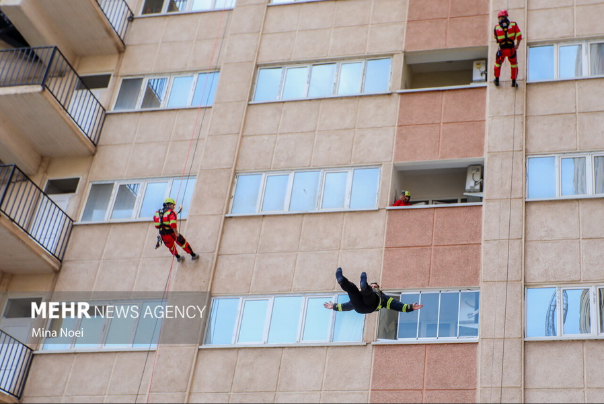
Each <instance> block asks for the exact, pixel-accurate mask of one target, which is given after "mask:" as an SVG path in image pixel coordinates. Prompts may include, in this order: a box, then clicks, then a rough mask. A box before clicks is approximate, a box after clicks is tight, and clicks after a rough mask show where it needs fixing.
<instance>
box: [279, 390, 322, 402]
mask: <svg viewBox="0 0 604 404" xmlns="http://www.w3.org/2000/svg"><path fill="white" fill-rule="evenodd" d="M275 402H277V403H320V402H321V393H320V392H317V393H277V394H276V395H275Z"/></svg>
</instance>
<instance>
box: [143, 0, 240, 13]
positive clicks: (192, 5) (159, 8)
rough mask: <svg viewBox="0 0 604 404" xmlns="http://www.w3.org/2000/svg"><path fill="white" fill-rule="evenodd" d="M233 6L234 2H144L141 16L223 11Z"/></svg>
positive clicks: (233, 0)
mask: <svg viewBox="0 0 604 404" xmlns="http://www.w3.org/2000/svg"><path fill="white" fill-rule="evenodd" d="M234 6H235V0H145V2H144V3H143V8H142V10H141V14H142V15H145V14H166V13H183V12H187V11H208V10H223V9H227V8H233V7H234Z"/></svg>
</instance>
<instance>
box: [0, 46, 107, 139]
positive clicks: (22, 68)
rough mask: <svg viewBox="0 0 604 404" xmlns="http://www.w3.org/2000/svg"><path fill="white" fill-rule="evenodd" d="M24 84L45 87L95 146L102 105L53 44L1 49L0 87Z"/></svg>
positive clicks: (101, 119) (99, 132)
mask: <svg viewBox="0 0 604 404" xmlns="http://www.w3.org/2000/svg"><path fill="white" fill-rule="evenodd" d="M26 85H41V86H42V87H44V88H46V89H47V90H48V91H49V92H50V94H52V95H53V97H54V98H55V99H56V100H57V101H58V103H59V104H60V105H61V107H63V109H64V110H65V112H67V114H68V115H69V116H70V117H71V119H72V120H73V121H74V122H75V124H76V125H77V126H78V127H79V128H80V130H81V131H82V132H83V133H84V135H86V137H87V138H88V139H90V141H91V142H92V143H93V144H94V145H95V146H96V145H97V143H98V140H99V137H100V135H101V129H102V127H103V123H104V121H105V108H103V106H102V105H101V103H100V102H99V101H98V100H97V99H96V97H95V96H94V95H93V94H92V92H91V91H90V89H89V88H88V86H86V84H84V82H82V79H81V78H80V76H78V74H77V73H76V72H75V70H74V69H73V67H71V65H70V64H69V62H68V61H67V59H65V57H64V56H63V54H62V53H61V51H60V50H59V49H58V48H57V47H56V46H45V47H38V48H17V49H8V50H1V51H0V87H10V86H26ZM32 113H33V114H35V111H32Z"/></svg>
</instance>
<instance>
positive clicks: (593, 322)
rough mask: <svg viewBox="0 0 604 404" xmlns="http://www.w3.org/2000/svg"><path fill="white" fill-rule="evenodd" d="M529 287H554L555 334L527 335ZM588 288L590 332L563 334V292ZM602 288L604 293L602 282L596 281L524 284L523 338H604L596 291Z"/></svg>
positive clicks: (531, 339) (535, 339)
mask: <svg viewBox="0 0 604 404" xmlns="http://www.w3.org/2000/svg"><path fill="white" fill-rule="evenodd" d="M529 289H555V293H556V321H557V322H558V324H557V327H556V335H551V336H545V335H543V336H537V337H527V335H526V334H527V327H528V325H527V322H528V316H527V310H528V305H527V296H528V291H529ZM584 289H587V290H589V304H590V308H589V315H590V319H589V320H590V332H589V333H583V334H565V333H564V313H563V310H561V307H562V302H563V293H564V291H566V290H584ZM600 290H602V291H603V292H602V293H604V284H601V283H597V284H591V285H539V286H526V287H525V288H524V312H523V316H524V320H523V327H524V330H523V338H524V340H525V341H544V340H546V341H552V340H586V339H604V330H603V329H602V327H603V325H604V324H603V323H602V313H601V309H600V307H599V301H598V293H599V291H600Z"/></svg>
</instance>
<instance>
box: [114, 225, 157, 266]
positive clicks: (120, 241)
mask: <svg viewBox="0 0 604 404" xmlns="http://www.w3.org/2000/svg"><path fill="white" fill-rule="evenodd" d="M148 227H149V224H148V223H124V224H117V225H111V231H110V232H109V237H108V238H107V247H106V249H105V253H104V254H103V259H129V258H140V257H141V251H142V249H143V242H144V241H145V239H146V235H147V229H148ZM124 241H128V242H127V243H126V242H124Z"/></svg>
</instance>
